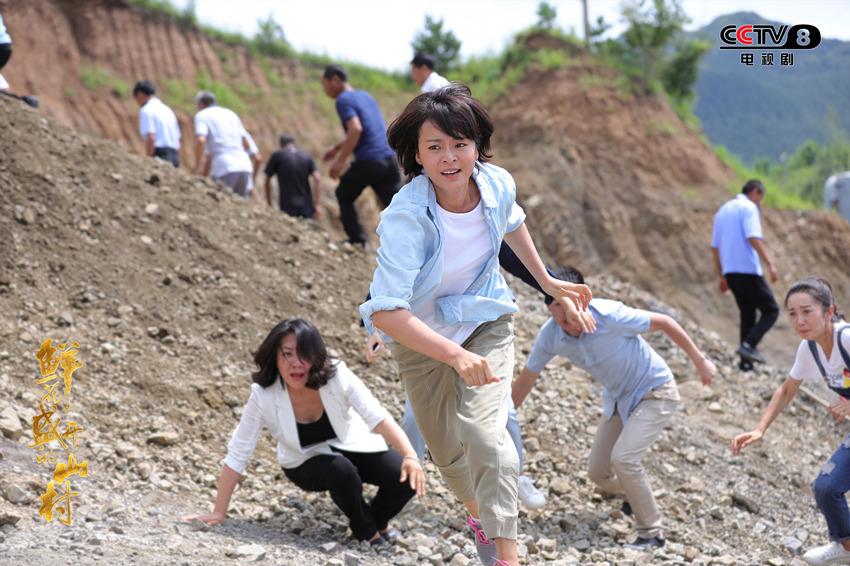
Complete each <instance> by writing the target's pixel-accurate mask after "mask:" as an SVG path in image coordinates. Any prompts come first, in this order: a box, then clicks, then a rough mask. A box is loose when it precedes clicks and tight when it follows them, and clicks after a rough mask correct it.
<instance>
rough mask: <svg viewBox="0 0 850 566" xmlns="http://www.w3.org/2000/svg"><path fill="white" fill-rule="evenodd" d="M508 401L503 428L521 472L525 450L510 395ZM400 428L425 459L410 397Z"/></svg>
mask: <svg viewBox="0 0 850 566" xmlns="http://www.w3.org/2000/svg"><path fill="white" fill-rule="evenodd" d="M508 402H509V403H510V404H511V407H510V410H509V411H508V424H507V426H506V427H505V428H506V429H507V431H508V434H509V435H510V436H511V440H513V441H514V445H515V446H516V451H517V454H518V455H519V471H520V474H521V473H522V467H523V464H524V463H525V450H523V448H522V433H521V432H520V430H519V420H517V416H516V407H514V402H513V400H512V399H511V398H510V397H508ZM401 428H402V430H404V433H405V434H406V435H407V438H409V439H410V443H411V444H412V445H413V449H414V450H416V455H417V456H419V460H420V461H423V460H424V459H425V439H424V438H422V433H421V432H419V427H418V426H416V419H415V418H413V407H411V406H410V399H407V398H405V400H404V415H403V416H402V417H401Z"/></svg>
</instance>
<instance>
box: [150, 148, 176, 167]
mask: <svg viewBox="0 0 850 566" xmlns="http://www.w3.org/2000/svg"><path fill="white" fill-rule="evenodd" d="M153 156H154V157H159V158H160V159H164V160H166V161H168V162H169V163H171V164H172V165H174V166H175V167H180V153H178V152H177V150H176V149H174V148H173V147H155V148H154V149H153Z"/></svg>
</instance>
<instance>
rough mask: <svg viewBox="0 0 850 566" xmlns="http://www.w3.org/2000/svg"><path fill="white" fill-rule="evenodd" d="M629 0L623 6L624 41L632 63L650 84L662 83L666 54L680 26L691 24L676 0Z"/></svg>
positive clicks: (679, 30)
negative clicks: (625, 27)
mask: <svg viewBox="0 0 850 566" xmlns="http://www.w3.org/2000/svg"><path fill="white" fill-rule="evenodd" d="M648 4H649V3H648V2H647V1H646V0H629V1H628V2H626V3H624V4H623V18H624V19H625V21H626V22H627V23H628V25H629V27H628V29H626V32H625V33H624V34H623V41H624V42H625V44H626V47H627V49H628V52H629V53H630V54H631V56H632V58H633V59H634V63H635V64H637V66H638V67H639V68H640V70H641V71H642V73H643V76H644V77H646V80H647V82H649V83H650V84H652V83H655V82H656V81H658V80H659V79H661V72H662V69H663V68H664V64H665V59H666V57H665V50H666V49H667V46H668V45H669V44H670V42H671V41H672V40H673V38H674V37H675V36H676V34H678V33H679V32H681V30H682V26H683V25H684V24H686V23H687V22H689V21H690V20H689V19H688V17H687V16H686V15H685V12H684V11H683V10H682V6H681V4H680V3H679V0H653V1H652V3H651V4H649V5H648Z"/></svg>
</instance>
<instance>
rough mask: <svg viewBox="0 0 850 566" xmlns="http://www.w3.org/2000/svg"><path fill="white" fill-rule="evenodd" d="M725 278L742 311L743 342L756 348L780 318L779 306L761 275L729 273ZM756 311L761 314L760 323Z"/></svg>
mask: <svg viewBox="0 0 850 566" xmlns="http://www.w3.org/2000/svg"><path fill="white" fill-rule="evenodd" d="M725 277H726V284H727V285H729V290H731V291H732V294H733V295H735V302H736V303H738V310H739V311H741V342H746V343H747V344H749V345H750V346H752V347H753V348H755V347H756V346H758V344H759V342H761V339H762V338H763V337H764V335H765V334H767V331H768V330H770V327H771V326H773V324H774V323H775V322H776V319H777V318H779V305H777V304H776V299H774V298H773V291H771V290H770V287H769V286H768V285H767V281H765V280H764V277H762V276H761V275H752V274H749V273H727V274H726V275H725ZM756 311H759V312H760V313H761V316H760V317H759V319H758V321H756Z"/></svg>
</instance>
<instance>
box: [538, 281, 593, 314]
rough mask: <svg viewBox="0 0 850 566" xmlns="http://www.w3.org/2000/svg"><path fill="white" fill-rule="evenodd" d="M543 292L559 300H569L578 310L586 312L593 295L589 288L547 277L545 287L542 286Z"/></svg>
mask: <svg viewBox="0 0 850 566" xmlns="http://www.w3.org/2000/svg"><path fill="white" fill-rule="evenodd" d="M542 288H543V292H545V293H546V294H547V295H549V296H551V297H554V298H555V299H560V298H562V297H564V298H567V299H570V300H571V301H572V302H573V303H575V305H576V307H577V308H578V309H579V310H582V311H586V310H587V307H588V305H590V300H591V299H592V298H593V293H591V292H590V287H588V286H587V285H580V284H577V283H568V282H567V281H561V280H560V279H555V278H554V277H552V276H549V279H548V280H547V281H546V284H545V285H542Z"/></svg>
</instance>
